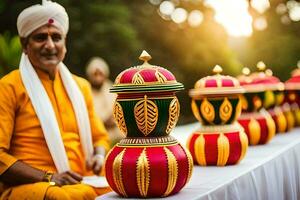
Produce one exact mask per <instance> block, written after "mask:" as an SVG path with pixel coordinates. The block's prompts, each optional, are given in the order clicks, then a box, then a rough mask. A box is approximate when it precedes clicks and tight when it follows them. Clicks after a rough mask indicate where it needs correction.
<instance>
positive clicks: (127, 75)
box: [120, 68, 138, 83]
mask: <svg viewBox="0 0 300 200" xmlns="http://www.w3.org/2000/svg"><path fill="white" fill-rule="evenodd" d="M137 71H138V69H135V68H133V69H130V70H126V71H125V72H124V73H123V74H122V76H121V78H120V83H132V78H133V76H134V75H135V73H136V72H137Z"/></svg>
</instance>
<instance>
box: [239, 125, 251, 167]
mask: <svg viewBox="0 0 300 200" xmlns="http://www.w3.org/2000/svg"><path fill="white" fill-rule="evenodd" d="M239 136H240V141H241V146H242V148H241V156H240V158H239V160H238V162H237V163H239V162H240V161H241V160H242V159H243V158H244V157H245V154H246V152H247V149H248V144H249V142H248V137H247V135H246V133H245V132H244V131H243V130H242V131H240V133H239Z"/></svg>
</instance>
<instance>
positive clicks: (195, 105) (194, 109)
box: [191, 99, 202, 122]
mask: <svg viewBox="0 0 300 200" xmlns="http://www.w3.org/2000/svg"><path fill="white" fill-rule="evenodd" d="M191 107H192V111H193V114H194V116H195V117H196V119H197V120H198V121H199V122H202V119H201V117H200V113H199V109H198V106H197V103H196V101H195V100H194V99H192V103H191Z"/></svg>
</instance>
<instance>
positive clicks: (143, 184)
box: [136, 148, 150, 197]
mask: <svg viewBox="0 0 300 200" xmlns="http://www.w3.org/2000/svg"><path fill="white" fill-rule="evenodd" d="M136 178H137V180H136V181H137V185H138V188H139V191H140V194H141V196H142V197H146V196H147V193H148V188H149V183H150V167H149V161H148V159H147V155H146V148H144V150H143V151H142V153H141V154H140V156H139V158H138V161H137V167H136Z"/></svg>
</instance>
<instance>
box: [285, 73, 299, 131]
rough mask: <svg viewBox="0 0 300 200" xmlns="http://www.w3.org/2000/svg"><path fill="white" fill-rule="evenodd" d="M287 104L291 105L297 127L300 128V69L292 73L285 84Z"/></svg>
mask: <svg viewBox="0 0 300 200" xmlns="http://www.w3.org/2000/svg"><path fill="white" fill-rule="evenodd" d="M285 94H286V96H285V102H287V103H289V105H290V108H291V112H292V113H293V116H294V119H295V126H300V69H299V68H298V69H296V70H294V71H293V72H292V77H291V78H290V79H289V80H287V81H286V82H285Z"/></svg>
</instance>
